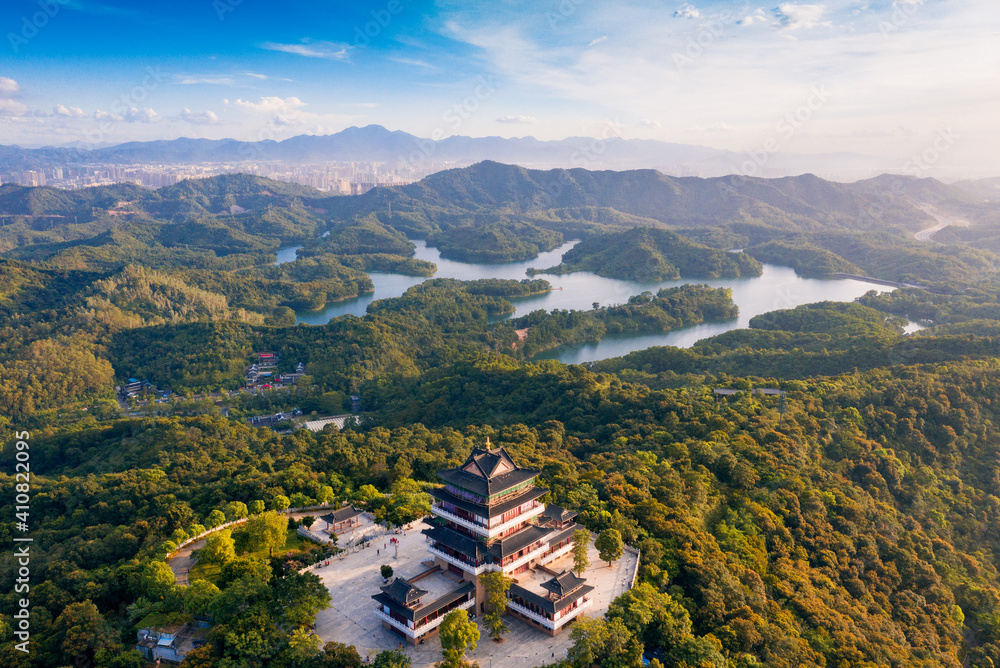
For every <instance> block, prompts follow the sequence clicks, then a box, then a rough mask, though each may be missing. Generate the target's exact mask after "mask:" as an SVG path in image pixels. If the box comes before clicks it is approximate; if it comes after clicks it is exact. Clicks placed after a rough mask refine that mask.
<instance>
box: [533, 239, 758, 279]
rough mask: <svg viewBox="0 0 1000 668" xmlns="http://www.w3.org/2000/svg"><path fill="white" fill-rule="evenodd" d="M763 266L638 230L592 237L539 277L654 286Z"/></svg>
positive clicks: (754, 271)
mask: <svg viewBox="0 0 1000 668" xmlns="http://www.w3.org/2000/svg"><path fill="white" fill-rule="evenodd" d="M761 269H762V267H761V264H760V262H758V261H757V260H755V259H754V258H752V257H750V256H749V255H747V254H746V253H743V252H738V253H727V252H724V251H720V250H717V249H714V248H709V247H708V246H704V245H702V244H699V243H697V242H693V241H689V240H687V239H684V238H683V237H681V236H680V235H678V234H675V233H674V232H671V231H669V230H661V229H655V228H647V227H636V228H633V229H631V230H628V231H626V232H611V233H607V234H599V235H596V236H593V237H591V238H589V239H587V240H585V241H582V242H581V243H579V244H577V245H576V246H574V247H573V248H571V249H569V250H568V251H566V254H565V255H563V260H562V263H561V264H559V265H558V266H556V267H551V268H549V269H542V270H536V273H544V274H567V273H571V272H574V271H592V272H594V273H595V274H597V275H598V276H607V277H610V278H621V279H625V280H632V281H643V282H654V281H662V280H667V279H675V278H681V277H684V278H739V277H740V276H760V274H761Z"/></svg>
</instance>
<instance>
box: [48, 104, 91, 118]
mask: <svg viewBox="0 0 1000 668" xmlns="http://www.w3.org/2000/svg"><path fill="white" fill-rule="evenodd" d="M52 113H53V114H55V115H56V116H65V117H66V118H86V117H87V113H86V112H85V111H84V110H83V109H81V108H80V107H67V106H65V105H62V104H57V105H56V106H54V107H52Z"/></svg>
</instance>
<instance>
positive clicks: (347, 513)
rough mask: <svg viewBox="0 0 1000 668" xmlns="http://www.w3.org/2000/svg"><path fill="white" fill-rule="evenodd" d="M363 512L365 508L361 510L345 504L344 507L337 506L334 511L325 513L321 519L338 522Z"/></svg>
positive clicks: (328, 522)
mask: <svg viewBox="0 0 1000 668" xmlns="http://www.w3.org/2000/svg"><path fill="white" fill-rule="evenodd" d="M363 512H364V511H363V510H359V509H357V508H355V507H354V506H344V507H343V508H337V509H336V510H335V511H333V512H332V513H327V514H326V515H323V516H322V517H320V519H321V520H323V521H324V522H326V523H327V524H336V523H337V522H343V521H345V520H349V519H351V518H352V517H357V516H358V515H360V514H361V513H363Z"/></svg>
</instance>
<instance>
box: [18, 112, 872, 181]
mask: <svg viewBox="0 0 1000 668" xmlns="http://www.w3.org/2000/svg"><path fill="white" fill-rule="evenodd" d="M746 159H747V155H746V154H744V153H739V152H734V151H728V150H723V149H715V148H711V147H707V146H700V145H696V144H681V143H676V142H664V141H660V140H654V139H639V138H633V139H625V138H622V137H619V136H611V137H608V138H603V139H602V138H594V137H579V136H574V137H566V138H564V139H558V140H541V139H536V138H535V137H532V136H525V137H513V138H504V137H500V136H496V135H491V136H486V137H470V136H465V135H453V136H450V137H445V138H442V139H439V140H433V139H427V138H422V137H418V136H416V135H413V134H410V133H407V132H404V131H401V130H389V129H387V128H385V127H383V126H381V125H374V124H372V125H367V126H364V127H358V126H351V127H349V128H345V129H344V130H341V131H340V132H337V133H334V134H329V135H296V136H294V137H289V138H287V139H283V140H280V141H276V140H273V139H264V140H260V141H242V140H238V139H235V138H223V139H202V138H191V137H180V138H177V139H169V140H168V139H159V140H152V141H131V142H124V143H121V144H116V145H112V146H101V147H95V148H92V149H83V148H79V147H77V148H72V147H55V146H45V147H41V148H23V147H20V146H16V145H11V146H4V145H0V164H2V165H5V166H6V168H7V169H12V170H23V169H35V168H39V167H43V166H59V165H61V164H66V163H70V164H72V163H84V162H91V163H102V162H103V163H118V164H171V163H197V162H233V161H246V160H276V161H298V162H309V161H375V162H398V163H408V164H410V165H411V166H414V167H416V168H420V167H424V166H428V165H429V164H430V163H434V164H443V163H454V164H461V165H469V164H474V163H476V162H480V161H483V160H495V161H499V162H515V163H523V164H528V165H533V166H542V167H570V166H575V167H582V166H586V167H589V168H599V167H603V168H615V169H637V168H655V169H659V170H661V171H664V170H665V171H668V172H671V173H683V172H685V171H691V172H698V173H702V174H707V175H722V174H729V173H738V172H740V170H741V168H742V164H743V163H744V162H745V161H746ZM824 166H829V167H830V168H831V169H833V170H837V171H844V170H847V171H850V170H878V169H888V168H891V166H892V165H891V162H890V161H888V160H886V159H884V158H881V157H879V156H871V155H863V154H855V153H844V152H837V153H829V154H814V155H806V154H796V153H773V154H771V155H770V156H769V159H768V164H767V165H766V167H767V169H768V170H770V171H773V172H774V173H775V174H781V173H804V172H807V171H824V172H825V171H826V170H825V169H824Z"/></svg>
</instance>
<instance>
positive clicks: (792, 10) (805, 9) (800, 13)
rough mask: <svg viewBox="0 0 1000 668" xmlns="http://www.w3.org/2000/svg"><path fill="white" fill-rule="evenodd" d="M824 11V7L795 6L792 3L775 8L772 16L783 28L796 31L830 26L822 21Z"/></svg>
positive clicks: (784, 3)
mask: <svg viewBox="0 0 1000 668" xmlns="http://www.w3.org/2000/svg"><path fill="white" fill-rule="evenodd" d="M826 11H827V10H826V5H797V4H795V3H794V2H783V3H781V4H780V5H778V6H777V7H775V9H774V15H775V16H776V17H777V19H778V23H780V24H781V25H782V26H784V27H785V28H788V29H789V30H798V29H799V28H805V29H809V28H815V27H817V26H821V25H830V23H829V22H824V21H823V17H824V16H826Z"/></svg>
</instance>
